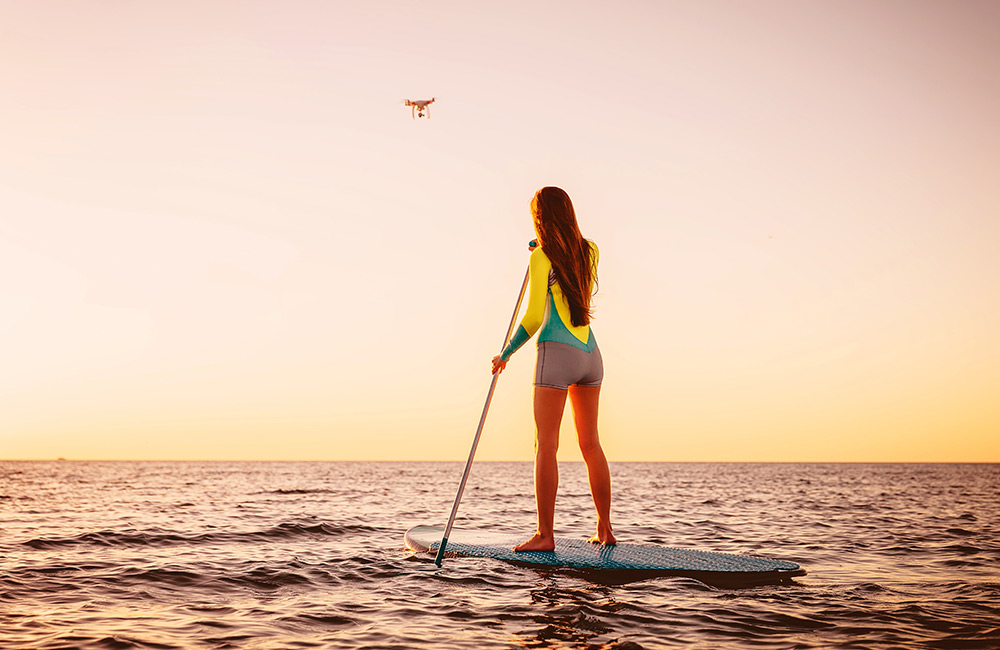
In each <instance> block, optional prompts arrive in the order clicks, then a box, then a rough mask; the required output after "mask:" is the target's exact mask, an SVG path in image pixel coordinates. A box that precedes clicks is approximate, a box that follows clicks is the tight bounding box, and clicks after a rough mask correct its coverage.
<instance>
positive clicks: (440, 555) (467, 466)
mask: <svg viewBox="0 0 1000 650" xmlns="http://www.w3.org/2000/svg"><path fill="white" fill-rule="evenodd" d="M530 272H531V267H530V265H529V267H528V270H527V271H525V272H524V282H522V283H521V292H520V293H519V294H518V295H517V304H516V305H514V313H513V314H511V317H510V325H508V326H507V335H506V336H505V337H504V339H503V345H502V346H501V347H500V352H501V353H502V352H503V349H504V348H505V347H507V342H508V341H510V336H511V334H512V333H513V331H514V323H515V322H516V321H517V312H519V311H520V310H521V301H522V300H524V291H525V290H526V289H527V288H528V275H529V274H530ZM499 376H500V371H497V372H495V373H493V379H492V380H490V392H489V393H487V394H486V404H484V405H483V414H482V415H481V416H480V417H479V426H478V427H476V437H475V438H473V439H472V449H471V450H469V460H467V461H466V462H465V472H463V473H462V482H461V483H459V485H458V494H456V495H455V504H454V505H453V506H452V507H451V516H450V517H448V525H447V526H445V529H444V535H442V537H441V545H440V546H439V547H438V552H437V557H436V558H434V564H436V565H438V566H441V560H442V559H443V558H444V547H445V546H447V545H448V535H450V534H451V528H452V526H454V525H455V515H457V514H458V504H459V503H460V502H461V501H462V493H463V492H465V483H466V482H467V481H468V480H469V471H470V470H471V469H472V460H473V459H474V458H475V457H476V448H477V447H479V438H480V437H481V436H482V435H483V424H485V423H486V413H487V412H489V410H490V402H492V401H493V390H494V389H495V388H496V387H497V378H498V377H499Z"/></svg>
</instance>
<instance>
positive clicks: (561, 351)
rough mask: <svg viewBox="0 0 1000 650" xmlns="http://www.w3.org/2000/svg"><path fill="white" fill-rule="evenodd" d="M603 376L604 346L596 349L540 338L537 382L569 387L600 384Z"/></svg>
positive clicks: (556, 386) (536, 366)
mask: <svg viewBox="0 0 1000 650" xmlns="http://www.w3.org/2000/svg"><path fill="white" fill-rule="evenodd" d="M603 379H604V360H603V359H601V349H600V348H599V347H594V351H593V352H587V351H586V350H581V349H580V348H576V347H573V346H572V345H567V344H566V343H558V342H556V341H540V342H539V343H538V357H537V358H536V360H535V386H542V387H544V388H561V389H563V390H566V389H567V388H569V387H570V386H572V385H573V384H576V385H577V386H600V385H601V380H603Z"/></svg>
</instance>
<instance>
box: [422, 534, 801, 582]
mask: <svg viewBox="0 0 1000 650" xmlns="http://www.w3.org/2000/svg"><path fill="white" fill-rule="evenodd" d="M443 533H444V529H443V528H441V527H440V526H415V527H413V528H411V529H410V530H408V531H406V535H405V538H404V539H405V542H406V546H407V547H408V548H410V549H411V550H413V551H417V552H432V553H436V552H437V549H438V547H439V546H440V544H441V535H442V534H443ZM522 541H524V539H523V537H518V536H513V535H505V534H501V533H493V532H487V531H469V530H457V529H452V531H451V536H449V537H448V543H447V545H446V546H445V556H461V555H465V556H473V557H487V558H494V559H497V560H505V561H508V562H516V563H526V564H540V565H546V566H559V567H572V568H575V569H604V570H617V571H644V572H650V573H672V574H675V575H691V576H695V577H698V576H701V575H704V576H706V577H710V576H712V575H715V576H720V577H721V576H729V577H734V578H738V577H744V576H745V577H747V578H761V577H770V578H778V577H792V576H801V575H805V573H806V572H805V570H804V569H802V568H801V567H799V565H798V564H795V563H794V562H786V561H784V560H774V559H771V558H766V557H760V556H757V555H735V554H732V553H716V552H713V551H698V550H692V549H682V548H669V547H665V546H656V545H653V544H621V543H619V544H617V545H615V546H602V545H600V544H592V543H590V542H588V541H586V540H584V539H569V538H565V537H557V538H556V549H555V551H527V552H523V553H516V552H514V551H513V550H512V549H513V547H514V546H516V545H517V544H519V543H520V542H522Z"/></svg>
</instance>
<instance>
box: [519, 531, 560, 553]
mask: <svg viewBox="0 0 1000 650" xmlns="http://www.w3.org/2000/svg"><path fill="white" fill-rule="evenodd" d="M554 550H556V540H555V538H554V537H543V536H542V535H540V534H539V533H535V534H534V535H532V536H531V539H529V540H528V541H526V542H521V543H520V544H518V545H517V546H515V547H514V552H515V553H524V552H527V551H554Z"/></svg>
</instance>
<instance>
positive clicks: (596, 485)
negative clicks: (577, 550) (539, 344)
mask: <svg viewBox="0 0 1000 650" xmlns="http://www.w3.org/2000/svg"><path fill="white" fill-rule="evenodd" d="M600 395H601V387H600V386H570V387H569V399H570V403H571V404H572V405H573V420H574V421H575V422H576V437H577V440H578V441H579V443H580V452H581V453H582V454H583V460H584V462H585V463H586V464H587V477H588V478H589V479H590V493H591V495H593V497H594V509H595V510H597V534H596V535H594V536H593V537H591V538H590V541H591V542H594V543H600V544H607V545H611V544H615V543H617V541H618V540H616V539H615V534H614V533H613V532H612V530H611V471H610V470H609V468H608V459H607V457H605V455H604V449H603V448H601V440H600V438H599V437H598V434H597V407H598V402H599V399H600Z"/></svg>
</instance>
